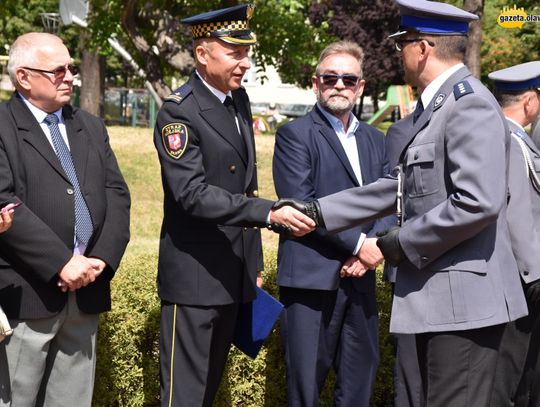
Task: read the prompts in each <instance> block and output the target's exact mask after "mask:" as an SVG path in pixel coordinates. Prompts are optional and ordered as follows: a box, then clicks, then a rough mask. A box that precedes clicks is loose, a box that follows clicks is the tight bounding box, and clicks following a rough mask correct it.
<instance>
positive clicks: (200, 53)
mask: <svg viewBox="0 0 540 407" xmlns="http://www.w3.org/2000/svg"><path fill="white" fill-rule="evenodd" d="M195 58H196V59H197V63H199V64H201V65H204V66H206V65H207V64H208V47H207V46H206V45H205V44H204V43H201V44H199V45H197V47H196V48H195Z"/></svg>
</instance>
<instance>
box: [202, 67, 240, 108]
mask: <svg viewBox="0 0 540 407" xmlns="http://www.w3.org/2000/svg"><path fill="white" fill-rule="evenodd" d="M195 73H196V74H197V76H198V77H199V79H200V80H201V81H202V83H204V86H206V87H207V88H208V90H209V91H210V92H212V94H213V95H214V96H216V97H217V98H218V99H219V101H220V102H221V103H223V102H224V101H225V98H226V97H227V96H229V97H231V98H232V93H231V91H229V92H227V93H223V92H222V91H220V90H219V89H216V88H214V87H213V86H212V85H210V84H209V83H208V82H206V81H205V80H204V78H203V77H202V76H201V74H200V73H199V72H198V71H197V70H195Z"/></svg>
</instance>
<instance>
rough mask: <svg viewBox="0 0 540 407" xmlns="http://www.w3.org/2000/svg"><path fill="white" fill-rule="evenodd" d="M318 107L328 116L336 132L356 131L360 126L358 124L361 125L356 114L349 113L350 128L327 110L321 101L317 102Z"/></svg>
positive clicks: (348, 132)
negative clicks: (344, 125)
mask: <svg viewBox="0 0 540 407" xmlns="http://www.w3.org/2000/svg"><path fill="white" fill-rule="evenodd" d="M317 107H318V108H319V110H320V111H321V112H322V114H323V115H324V117H326V119H327V120H328V121H329V122H330V125H331V126H332V128H333V129H334V131H335V132H336V133H340V132H345V134H350V133H354V132H355V131H356V129H357V128H358V126H359V125H360V123H359V121H358V119H357V118H356V116H355V115H354V114H352V112H351V113H350V115H349V128H348V129H344V128H343V123H342V122H341V120H340V119H338V118H337V117H336V116H334V115H333V114H332V113H330V112H328V111H326V110H325V109H324V107H322V106H321V104H320V103H319V102H317Z"/></svg>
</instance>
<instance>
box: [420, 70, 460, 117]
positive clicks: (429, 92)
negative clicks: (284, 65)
mask: <svg viewBox="0 0 540 407" xmlns="http://www.w3.org/2000/svg"><path fill="white" fill-rule="evenodd" d="M464 66H465V65H464V64H463V63H462V62H460V63H459V64H456V65H454V66H451V67H450V68H448V69H447V70H446V71H444V72H443V73H441V74H440V75H439V76H437V77H436V78H435V79H434V80H432V81H431V82H430V84H429V85H428V86H426V88H425V89H424V91H423V92H422V95H421V96H420V98H421V99H422V104H423V105H424V109H426V108H427V107H428V106H429V103H430V102H431V100H432V99H433V97H434V96H435V94H436V93H437V91H438V90H439V89H440V88H441V86H442V85H443V83H444V82H446V80H447V79H448V78H450V76H452V74H453V73H455V72H457V71H458V70H459V69H461V68H463V67H464Z"/></svg>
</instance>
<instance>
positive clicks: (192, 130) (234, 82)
mask: <svg viewBox="0 0 540 407" xmlns="http://www.w3.org/2000/svg"><path fill="white" fill-rule="evenodd" d="M252 13H253V7H252V6H251V5H239V6H235V7H231V8H227V9H222V10H217V11H211V12H208V13H204V14H200V15H197V16H194V17H190V18H186V19H184V20H182V22H183V23H185V24H188V25H190V26H191V31H192V35H193V39H194V44H193V49H194V57H195V61H196V69H195V71H194V72H193V73H192V74H191V76H190V78H189V80H188V81H187V83H186V84H184V85H182V86H181V87H180V88H179V89H177V90H176V91H175V92H174V93H173V94H171V95H170V96H169V97H168V98H167V99H166V100H165V102H164V104H163V106H162V108H161V110H160V112H159V114H158V118H157V124H156V127H155V131H154V143H155V146H156V149H157V151H158V155H159V160H160V164H161V173H162V181H163V189H164V200H165V202H164V219H163V225H162V230H161V240H160V251H159V265H158V292H159V296H160V298H161V300H162V313H161V344H160V352H161V355H160V356H161V362H160V363H161V402H162V405H163V406H175V407H194V406H210V405H211V404H212V401H213V399H214V396H215V393H216V391H217V388H218V385H219V382H220V379H221V375H222V372H223V368H224V366H225V362H226V360H227V354H228V351H229V348H230V346H231V341H232V339H233V333H234V328H235V325H236V320H237V315H238V309H239V305H240V304H241V303H243V302H249V301H251V300H253V298H254V297H255V281H256V278H257V273H258V272H260V271H261V270H262V269H263V258H262V244H261V234H260V230H259V228H260V227H264V226H266V225H267V224H270V225H271V224H273V225H278V226H279V225H281V226H282V227H283V228H287V229H289V230H290V231H291V232H292V233H294V234H296V235H302V234H305V233H307V232H309V231H311V230H312V229H313V226H314V223H313V221H312V220H311V219H309V218H307V217H306V216H304V215H303V214H302V213H300V212H298V211H296V210H294V209H293V208H291V207H290V206H284V207H276V206H275V205H274V202H272V201H269V200H264V199H259V198H257V197H258V191H257V188H258V187H257V173H256V159H255V145H254V144H255V143H254V139H253V131H252V120H251V110H250V106H249V99H248V96H247V94H246V92H245V90H244V89H243V88H242V87H241V83H242V78H243V76H244V73H245V72H246V70H247V69H248V68H249V67H250V62H249V56H248V52H249V47H250V45H251V44H254V43H255V42H256V39H255V35H254V34H253V33H252V32H251V31H250V29H249V26H248V21H249V19H250V17H251V15H252Z"/></svg>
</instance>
